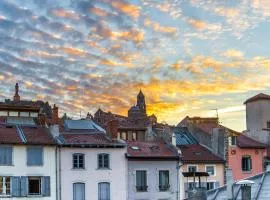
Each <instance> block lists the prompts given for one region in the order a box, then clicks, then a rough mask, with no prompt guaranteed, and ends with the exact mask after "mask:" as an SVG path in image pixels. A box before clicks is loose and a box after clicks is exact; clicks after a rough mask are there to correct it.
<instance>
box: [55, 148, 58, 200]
mask: <svg viewBox="0 0 270 200" xmlns="http://www.w3.org/2000/svg"><path fill="white" fill-rule="evenodd" d="M57 151H58V148H57V146H56V147H55V179H56V184H55V187H56V188H55V192H56V194H55V196H56V200H58V153H57Z"/></svg>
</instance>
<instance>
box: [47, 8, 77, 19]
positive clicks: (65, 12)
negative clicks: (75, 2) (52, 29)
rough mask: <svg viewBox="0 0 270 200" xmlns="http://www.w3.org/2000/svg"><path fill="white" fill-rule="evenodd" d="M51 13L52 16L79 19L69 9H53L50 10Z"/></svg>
mask: <svg viewBox="0 0 270 200" xmlns="http://www.w3.org/2000/svg"><path fill="white" fill-rule="evenodd" d="M51 13H52V14H53V15H54V16H57V17H61V18H69V19H73V20H79V19H80V16H79V15H78V14H77V13H75V12H74V11H71V10H65V9H60V8H59V9H53V10H52V11H51Z"/></svg>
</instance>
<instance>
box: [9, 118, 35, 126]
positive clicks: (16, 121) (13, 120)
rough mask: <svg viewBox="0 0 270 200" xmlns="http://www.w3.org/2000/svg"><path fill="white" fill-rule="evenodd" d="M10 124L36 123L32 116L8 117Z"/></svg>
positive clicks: (24, 124)
mask: <svg viewBox="0 0 270 200" xmlns="http://www.w3.org/2000/svg"><path fill="white" fill-rule="evenodd" d="M7 123H8V124H14V125H21V126H35V125H36V123H35V122H34V119H33V118H31V117H7Z"/></svg>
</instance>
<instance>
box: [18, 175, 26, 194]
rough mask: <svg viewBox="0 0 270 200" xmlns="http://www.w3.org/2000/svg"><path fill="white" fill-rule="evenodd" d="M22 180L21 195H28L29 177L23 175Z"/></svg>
mask: <svg viewBox="0 0 270 200" xmlns="http://www.w3.org/2000/svg"><path fill="white" fill-rule="evenodd" d="M20 182H21V184H20V186H21V187H20V191H21V196H22V197H26V196H27V194H28V177H26V176H22V177H21V181H20Z"/></svg>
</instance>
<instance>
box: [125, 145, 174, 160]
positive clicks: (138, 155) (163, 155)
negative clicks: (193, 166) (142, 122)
mask: <svg viewBox="0 0 270 200" xmlns="http://www.w3.org/2000/svg"><path fill="white" fill-rule="evenodd" d="M127 143H128V149H127V158H129V159H144V160H149V159H155V158H156V159H164V160H166V159H174V160H179V154H178V152H177V149H176V148H175V147H173V146H172V145H169V144H167V143H165V142H163V141H153V142H140V141H128V142H127Z"/></svg>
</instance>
